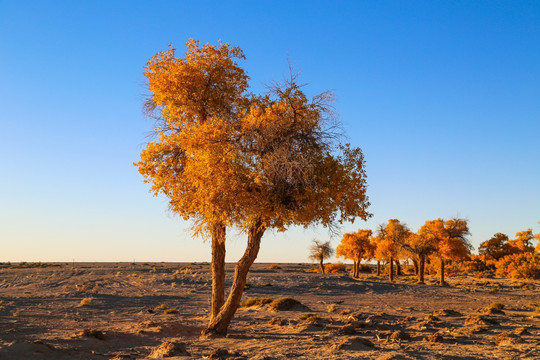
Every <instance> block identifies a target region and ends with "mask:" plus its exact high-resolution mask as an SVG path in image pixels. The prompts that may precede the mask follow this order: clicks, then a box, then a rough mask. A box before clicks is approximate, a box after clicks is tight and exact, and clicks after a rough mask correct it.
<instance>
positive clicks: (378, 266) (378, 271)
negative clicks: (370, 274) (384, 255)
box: [377, 260, 381, 276]
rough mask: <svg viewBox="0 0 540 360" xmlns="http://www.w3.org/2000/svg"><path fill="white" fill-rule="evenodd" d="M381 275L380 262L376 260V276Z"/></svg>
mask: <svg viewBox="0 0 540 360" xmlns="http://www.w3.org/2000/svg"><path fill="white" fill-rule="evenodd" d="M379 275H381V262H380V261H378V260H377V276H379Z"/></svg>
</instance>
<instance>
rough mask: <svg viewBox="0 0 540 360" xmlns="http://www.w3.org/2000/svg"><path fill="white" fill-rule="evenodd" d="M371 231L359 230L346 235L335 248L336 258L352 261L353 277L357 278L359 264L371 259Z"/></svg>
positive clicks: (372, 248) (373, 247)
mask: <svg viewBox="0 0 540 360" xmlns="http://www.w3.org/2000/svg"><path fill="white" fill-rule="evenodd" d="M371 235H372V231H371V230H369V229H366V230H364V229H360V230H358V231H356V232H354V233H346V234H344V235H343V238H342V239H341V243H340V244H339V245H338V247H337V248H336V257H344V258H345V259H349V260H352V261H353V277H355V278H356V277H358V276H359V271H360V262H361V261H362V260H369V259H372V258H373V256H374V252H375V246H374V245H373V244H372V243H371V241H370V240H371Z"/></svg>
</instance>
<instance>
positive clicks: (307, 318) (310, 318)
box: [300, 313, 321, 324]
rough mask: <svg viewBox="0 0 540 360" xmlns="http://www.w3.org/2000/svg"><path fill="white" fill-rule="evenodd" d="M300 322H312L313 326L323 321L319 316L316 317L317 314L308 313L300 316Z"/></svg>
mask: <svg viewBox="0 0 540 360" xmlns="http://www.w3.org/2000/svg"><path fill="white" fill-rule="evenodd" d="M300 320H303V321H307V322H310V323H312V324H316V323H318V322H319V321H320V320H321V318H320V317H319V315H315V314H312V313H306V314H302V315H300Z"/></svg>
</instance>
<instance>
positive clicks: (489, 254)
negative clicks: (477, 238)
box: [478, 233, 515, 269]
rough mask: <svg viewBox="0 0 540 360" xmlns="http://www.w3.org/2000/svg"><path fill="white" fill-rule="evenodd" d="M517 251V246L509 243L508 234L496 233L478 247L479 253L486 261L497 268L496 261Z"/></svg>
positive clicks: (488, 264)
mask: <svg viewBox="0 0 540 360" xmlns="http://www.w3.org/2000/svg"><path fill="white" fill-rule="evenodd" d="M513 253H515V248H514V247H513V246H512V245H510V244H509V243H508V235H506V234H502V233H496V234H495V235H493V236H492V237H491V239H489V240H486V241H484V242H483V243H481V244H480V247H479V248H478V254H479V255H480V256H481V258H482V260H483V261H484V263H485V264H486V265H487V266H489V267H491V268H492V269H494V268H495V263H496V262H497V261H498V260H499V259H501V258H503V257H505V256H506V255H510V254H513Z"/></svg>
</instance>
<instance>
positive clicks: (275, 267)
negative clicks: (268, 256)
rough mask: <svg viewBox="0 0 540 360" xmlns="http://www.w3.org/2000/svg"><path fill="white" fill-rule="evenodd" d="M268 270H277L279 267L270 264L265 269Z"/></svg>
mask: <svg viewBox="0 0 540 360" xmlns="http://www.w3.org/2000/svg"><path fill="white" fill-rule="evenodd" d="M267 269H268V270H279V269H281V267H280V266H279V265H278V264H271V265H269V266H268V268H267Z"/></svg>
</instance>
